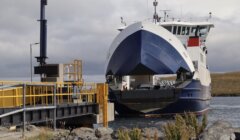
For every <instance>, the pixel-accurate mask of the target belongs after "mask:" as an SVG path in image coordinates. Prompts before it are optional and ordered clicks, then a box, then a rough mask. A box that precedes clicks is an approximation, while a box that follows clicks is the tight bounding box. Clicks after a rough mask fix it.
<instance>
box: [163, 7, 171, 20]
mask: <svg viewBox="0 0 240 140" xmlns="http://www.w3.org/2000/svg"><path fill="white" fill-rule="evenodd" d="M160 11H163V13H164V18H163V21H164V22H166V21H167V18H168V17H169V16H168V14H167V12H170V11H171V10H160Z"/></svg>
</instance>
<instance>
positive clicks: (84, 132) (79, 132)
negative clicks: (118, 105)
mask: <svg viewBox="0 0 240 140" xmlns="http://www.w3.org/2000/svg"><path fill="white" fill-rule="evenodd" d="M72 136H77V137H78V138H79V139H81V140H97V139H98V138H97V137H96V136H95V131H94V130H93V129H92V128H87V127H81V128H76V129H74V130H73V131H72Z"/></svg>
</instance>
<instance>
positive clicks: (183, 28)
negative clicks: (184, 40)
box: [182, 27, 186, 35]
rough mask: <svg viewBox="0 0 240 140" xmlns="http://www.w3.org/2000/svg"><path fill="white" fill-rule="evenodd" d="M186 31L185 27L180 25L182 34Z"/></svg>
mask: <svg viewBox="0 0 240 140" xmlns="http://www.w3.org/2000/svg"><path fill="white" fill-rule="evenodd" d="M185 33H186V27H182V35H185Z"/></svg>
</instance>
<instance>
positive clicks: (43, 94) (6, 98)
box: [0, 81, 98, 108]
mask: <svg viewBox="0 0 240 140" xmlns="http://www.w3.org/2000/svg"><path fill="white" fill-rule="evenodd" d="M0 83H1V85H0V87H1V88H0V108H6V107H20V106H22V103H23V102H22V100H23V99H22V98H23V85H24V84H25V85H26V93H25V97H26V104H27V105H32V106H35V105H40V104H41V105H49V104H53V96H54V92H56V101H57V104H64V103H65V104H70V103H81V102H88V103H97V101H96V94H97V93H98V92H97V85H96V84H95V83H82V82H61V83H52V82H51V83H50V82H48V83H38V82H34V83H23V82H22V83H21V82H9V81H8V82H5V81H4V82H0Z"/></svg>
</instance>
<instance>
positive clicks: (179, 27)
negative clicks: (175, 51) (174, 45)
mask: <svg viewBox="0 0 240 140" xmlns="http://www.w3.org/2000/svg"><path fill="white" fill-rule="evenodd" d="M181 28H182V27H181V26H178V30H177V34H178V35H180V34H181Z"/></svg>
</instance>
